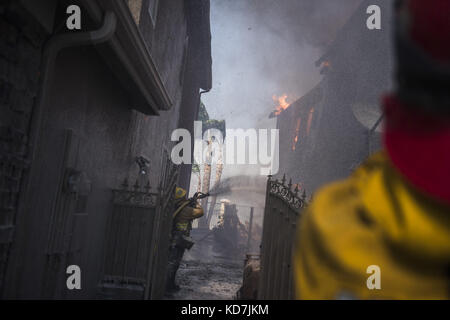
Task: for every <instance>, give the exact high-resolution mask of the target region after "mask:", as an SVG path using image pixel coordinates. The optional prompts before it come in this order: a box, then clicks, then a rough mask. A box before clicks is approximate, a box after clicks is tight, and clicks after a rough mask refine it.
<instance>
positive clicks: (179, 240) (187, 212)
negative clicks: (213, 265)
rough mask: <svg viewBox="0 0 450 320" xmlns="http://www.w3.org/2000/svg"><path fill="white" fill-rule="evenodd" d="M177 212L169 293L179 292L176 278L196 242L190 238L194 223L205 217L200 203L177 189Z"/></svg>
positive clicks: (170, 264) (174, 217)
mask: <svg viewBox="0 0 450 320" xmlns="http://www.w3.org/2000/svg"><path fill="white" fill-rule="evenodd" d="M175 202H176V203H175V211H174V213H173V224H172V238H171V243H170V248H169V264H168V270H167V291H174V290H178V289H179V287H178V286H177V285H176V284H175V277H176V273H177V271H178V268H179V267H180V263H181V260H182V259H183V254H184V251H185V250H186V249H188V250H189V249H191V248H192V246H193V245H194V242H193V241H192V239H191V238H190V232H191V229H192V222H193V221H194V220H195V219H198V218H200V217H202V216H203V214H204V212H203V208H202V207H201V206H200V205H199V203H198V202H197V201H196V200H194V201H192V199H187V198H186V190H184V189H182V188H176V190H175Z"/></svg>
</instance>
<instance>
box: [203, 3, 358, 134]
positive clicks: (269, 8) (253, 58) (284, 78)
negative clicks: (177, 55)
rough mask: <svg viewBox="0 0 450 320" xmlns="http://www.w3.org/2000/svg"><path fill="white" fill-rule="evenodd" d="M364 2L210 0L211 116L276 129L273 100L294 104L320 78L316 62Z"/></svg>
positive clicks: (243, 125) (239, 124) (241, 125)
mask: <svg viewBox="0 0 450 320" xmlns="http://www.w3.org/2000/svg"><path fill="white" fill-rule="evenodd" d="M360 2H361V0H211V24H212V48H213V89H212V91H211V92H210V93H209V94H207V95H204V97H203V98H204V102H205V104H206V107H207V109H208V112H209V113H210V116H211V117H213V118H216V119H225V120H226V121H227V127H229V128H255V127H256V128H273V127H274V123H275V122H274V121H273V120H268V119H267V115H268V114H269V113H270V112H271V111H272V110H273V109H274V108H275V106H276V104H275V103H274V102H273V100H272V96H273V95H277V96H280V95H282V94H287V96H288V102H293V101H295V100H296V99H298V98H300V97H301V96H303V95H304V94H306V93H307V92H308V91H309V90H310V89H312V88H313V87H314V86H315V85H316V84H317V83H318V82H319V81H320V79H321V76H320V74H319V70H318V69H317V67H316V66H315V65H314V63H315V61H316V60H317V59H319V58H320V56H321V55H322V54H323V53H324V50H325V48H326V47H327V45H328V44H329V43H330V42H331V41H332V40H333V39H334V37H335V34H336V32H337V31H338V30H339V29H340V27H342V25H343V24H344V23H345V21H346V20H347V19H348V17H349V16H350V15H351V14H352V12H353V11H354V10H355V9H356V7H357V5H358V4H359V3H360Z"/></svg>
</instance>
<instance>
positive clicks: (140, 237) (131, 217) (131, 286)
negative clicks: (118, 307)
mask: <svg viewBox="0 0 450 320" xmlns="http://www.w3.org/2000/svg"><path fill="white" fill-rule="evenodd" d="M163 159H164V160H163V163H162V164H161V167H160V168H161V177H160V184H159V186H158V187H157V188H156V190H155V191H152V188H151V187H150V184H149V183H147V184H146V185H143V186H142V185H139V182H138V181H136V183H135V184H134V185H133V186H129V185H128V181H127V180H125V182H124V183H123V184H122V187H121V188H119V189H117V190H113V202H114V203H113V210H112V213H111V215H110V216H109V218H108V227H107V228H108V231H107V238H106V252H105V258H104V263H103V279H102V283H101V288H100V290H101V291H100V295H101V297H102V298H113V299H161V298H162V297H163V295H164V290H165V279H166V270H167V259H168V252H169V239H170V230H171V226H172V215H171V212H172V211H173V207H172V205H173V198H172V197H173V195H174V189H175V186H176V183H177V180H178V168H177V166H175V165H174V164H173V163H172V161H171V160H170V157H169V154H168V152H167V151H166V150H165V151H164V157H163Z"/></svg>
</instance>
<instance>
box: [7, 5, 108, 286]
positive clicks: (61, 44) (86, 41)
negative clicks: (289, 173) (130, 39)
mask: <svg viewBox="0 0 450 320" xmlns="http://www.w3.org/2000/svg"><path fill="white" fill-rule="evenodd" d="M116 25H117V18H116V16H115V14H114V13H113V12H106V13H105V15H104V19H103V24H102V26H101V27H100V28H99V29H97V30H94V31H88V32H69V33H65V34H59V35H55V36H53V37H51V38H50V39H49V40H48V41H47V43H46V44H45V46H44V49H43V52H42V59H41V75H42V76H41V79H40V83H41V85H40V88H39V93H38V97H37V100H36V101H37V103H36V105H35V107H34V110H33V113H32V120H31V124H30V130H29V132H30V133H29V139H30V140H29V152H28V154H29V156H28V161H29V163H30V164H31V167H30V170H29V171H28V172H25V175H24V177H23V181H24V182H22V184H23V186H24V190H23V192H22V194H21V197H20V198H21V199H19V201H18V203H19V208H18V212H17V218H20V216H22V214H20V213H23V212H26V210H27V207H26V206H27V205H28V202H27V201H26V200H27V197H28V195H29V194H30V190H31V186H30V177H32V176H33V166H32V164H33V160H34V158H35V156H36V150H37V145H38V143H39V139H40V135H41V134H40V133H41V121H42V115H43V113H44V108H45V104H46V103H47V99H48V92H49V88H50V84H51V81H52V78H53V71H54V66H55V60H56V58H57V56H58V54H59V53H60V52H61V50H63V49H66V48H70V47H77V46H82V45H95V44H101V43H105V42H108V41H109V40H110V39H112V37H113V35H114V34H115V32H116ZM20 204H22V205H20ZM23 204H25V207H24V205H23ZM16 224H17V223H16ZM17 249H18V250H19V252H18V253H17V254H15V257H20V256H21V253H20V251H21V250H23V249H24V248H23V247H22V248H20V247H19V248H17ZM11 258H12V257H11ZM12 265H13V261H11V263H8V267H7V274H8V275H9V278H12V279H14V278H15V277H16V276H15V275H17V274H19V273H20V269H21V266H20V265H17V263H15V264H14V266H12ZM11 272H12V273H13V274H14V276H13V277H11ZM12 281H14V280H12ZM8 287H9V286H8V284H7V283H5V286H4V291H3V294H5V293H6V292H7V291H8Z"/></svg>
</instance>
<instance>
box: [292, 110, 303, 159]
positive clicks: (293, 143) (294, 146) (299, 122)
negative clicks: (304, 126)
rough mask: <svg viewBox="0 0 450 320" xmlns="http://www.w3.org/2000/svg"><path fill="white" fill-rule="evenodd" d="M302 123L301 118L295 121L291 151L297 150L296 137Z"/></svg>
mask: <svg viewBox="0 0 450 320" xmlns="http://www.w3.org/2000/svg"><path fill="white" fill-rule="evenodd" d="M301 122H302V118H298V119H297V126H296V127H295V137H294V141H293V142H292V151H295V149H296V148H297V142H298V135H299V133H300V124H301Z"/></svg>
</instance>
